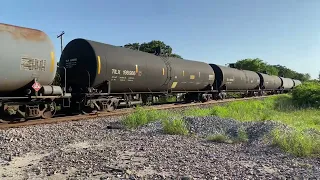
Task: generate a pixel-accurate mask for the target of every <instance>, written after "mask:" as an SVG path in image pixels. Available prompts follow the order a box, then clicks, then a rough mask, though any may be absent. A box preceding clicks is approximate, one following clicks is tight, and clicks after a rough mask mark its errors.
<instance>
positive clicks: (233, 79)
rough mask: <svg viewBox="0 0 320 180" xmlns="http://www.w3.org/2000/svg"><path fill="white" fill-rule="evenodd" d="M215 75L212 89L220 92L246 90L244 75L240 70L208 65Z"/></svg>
mask: <svg viewBox="0 0 320 180" xmlns="http://www.w3.org/2000/svg"><path fill="white" fill-rule="evenodd" d="M210 66H211V67H212V69H213V71H214V73H215V79H216V80H215V82H214V84H213V87H214V88H215V89H222V90H247V88H248V86H247V83H246V81H247V79H246V74H245V73H244V72H243V71H242V70H238V69H235V68H229V67H225V66H220V65H216V64H210Z"/></svg>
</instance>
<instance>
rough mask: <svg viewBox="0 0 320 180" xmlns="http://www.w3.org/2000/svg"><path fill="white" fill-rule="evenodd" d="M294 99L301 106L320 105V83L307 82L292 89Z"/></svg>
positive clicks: (317, 106)
mask: <svg viewBox="0 0 320 180" xmlns="http://www.w3.org/2000/svg"><path fill="white" fill-rule="evenodd" d="M292 99H293V101H294V103H295V104H297V105H299V106H301V107H316V108H319V107H320V83H319V82H305V83H303V84H302V85H300V86H297V87H296V88H295V89H293V91H292Z"/></svg>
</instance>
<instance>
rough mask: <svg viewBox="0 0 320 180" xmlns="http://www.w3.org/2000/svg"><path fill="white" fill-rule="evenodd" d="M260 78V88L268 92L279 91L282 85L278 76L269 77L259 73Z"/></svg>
mask: <svg viewBox="0 0 320 180" xmlns="http://www.w3.org/2000/svg"><path fill="white" fill-rule="evenodd" d="M258 75H259V76H260V78H261V80H260V87H262V88H261V89H266V90H275V89H279V88H280V87H281V85H282V82H281V79H280V77H278V76H273V75H268V74H264V73H258Z"/></svg>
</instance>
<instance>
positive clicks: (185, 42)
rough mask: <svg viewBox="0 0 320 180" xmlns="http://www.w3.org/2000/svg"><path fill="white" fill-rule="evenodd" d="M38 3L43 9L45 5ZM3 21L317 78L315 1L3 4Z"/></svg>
mask: <svg viewBox="0 0 320 180" xmlns="http://www.w3.org/2000/svg"><path fill="white" fill-rule="evenodd" d="M42 2H43V3H42ZM0 21H1V22H4V23H8V24H15V25H20V26H26V27H32V28H36V29H40V30H42V31H44V32H46V33H47V34H48V35H49V36H50V38H51V39H52V41H53V43H54V45H55V50H56V55H57V59H59V56H60V40H59V39H57V35H58V34H59V33H60V32H61V31H65V35H64V41H63V44H64V45H66V44H67V43H68V42H69V41H71V40H72V39H74V38H79V37H80V38H86V39H91V40H95V41H100V42H104V43H108V44H113V45H124V44H126V43H130V42H146V41H150V40H153V39H155V40H162V41H164V42H165V43H166V44H168V45H170V46H171V47H172V48H173V51H174V53H177V54H180V55H181V56H183V57H184V58H186V59H193V60H198V61H203V62H207V63H215V64H220V65H225V64H226V63H230V62H235V61H237V60H239V59H244V58H256V57H258V58H261V59H263V60H264V61H266V62H267V63H269V64H281V65H284V66H287V67H289V68H291V69H293V70H295V71H298V72H302V73H310V75H311V77H312V78H317V77H318V73H319V71H320V61H319V56H320V31H319V30H320V1H319V0H281V1H279V0H269V1H257V0H241V1H240V0H198V1H194V0H193V1H191V0H161V1H159V0H114V1H110V0H95V1H94V0H91V1H85V0H65V1H62V0H56V1H36V0H28V1H26V0H20V1H17V0H2V1H1V7H0Z"/></svg>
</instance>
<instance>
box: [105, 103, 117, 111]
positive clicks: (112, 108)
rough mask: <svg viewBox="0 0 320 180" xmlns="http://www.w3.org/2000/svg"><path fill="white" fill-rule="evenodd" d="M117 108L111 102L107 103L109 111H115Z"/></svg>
mask: <svg viewBox="0 0 320 180" xmlns="http://www.w3.org/2000/svg"><path fill="white" fill-rule="evenodd" d="M115 109H116V108H115V106H114V104H113V103H112V102H111V103H110V104H108V105H107V111H108V112H111V111H114V110H115Z"/></svg>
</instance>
